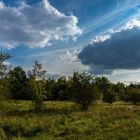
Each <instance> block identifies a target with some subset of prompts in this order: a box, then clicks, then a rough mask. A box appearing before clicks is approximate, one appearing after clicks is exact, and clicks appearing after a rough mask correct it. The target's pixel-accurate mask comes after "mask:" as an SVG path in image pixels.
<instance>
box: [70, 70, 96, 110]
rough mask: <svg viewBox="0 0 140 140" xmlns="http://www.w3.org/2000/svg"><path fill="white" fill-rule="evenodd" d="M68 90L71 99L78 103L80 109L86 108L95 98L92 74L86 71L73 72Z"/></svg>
mask: <svg viewBox="0 0 140 140" xmlns="http://www.w3.org/2000/svg"><path fill="white" fill-rule="evenodd" d="M69 92H71V95H70V94H69V95H70V96H71V98H72V100H73V101H75V102H76V103H78V104H79V105H80V107H81V110H87V109H88V107H89V105H91V104H92V103H93V101H95V100H96V99H97V92H96V87H95V85H94V79H93V76H92V75H91V74H88V73H78V72H74V74H73V77H71V78H70V87H69Z"/></svg>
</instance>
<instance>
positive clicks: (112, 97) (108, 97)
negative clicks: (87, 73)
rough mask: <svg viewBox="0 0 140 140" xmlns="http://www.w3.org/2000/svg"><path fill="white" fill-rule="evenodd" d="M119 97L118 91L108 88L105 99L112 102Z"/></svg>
mask: <svg viewBox="0 0 140 140" xmlns="http://www.w3.org/2000/svg"><path fill="white" fill-rule="evenodd" d="M116 99H117V97H116V93H115V92H114V90H113V89H112V88H110V89H108V91H107V92H106V93H104V95H103V101H104V102H107V103H110V104H112V103H113V102H115V101H116Z"/></svg>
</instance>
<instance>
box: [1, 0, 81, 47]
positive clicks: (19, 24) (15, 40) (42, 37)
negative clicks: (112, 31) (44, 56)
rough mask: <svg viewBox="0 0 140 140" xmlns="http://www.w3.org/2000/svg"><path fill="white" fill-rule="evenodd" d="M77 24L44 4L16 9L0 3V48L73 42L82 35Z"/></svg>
mask: <svg viewBox="0 0 140 140" xmlns="http://www.w3.org/2000/svg"><path fill="white" fill-rule="evenodd" d="M77 24H78V19H77V17H75V16H73V15H70V16H67V15H65V14H63V13H61V12H59V11H58V10H57V9H56V8H55V7H53V6H52V5H51V4H50V3H49V2H48V0H43V1H41V2H40V3H38V4H34V5H32V6H31V5H28V4H26V3H24V2H21V3H20V4H19V5H18V6H17V7H10V6H6V5H5V4H4V3H3V2H0V32H1V33H0V47H4V48H13V47H15V46H18V45H20V44H23V45H26V46H29V47H45V46H47V45H48V44H49V43H50V42H51V41H53V40H64V39H66V38H70V37H72V38H74V39H75V38H76V36H77V35H79V34H81V33H82V30H81V29H80V28H79V27H78V25H77Z"/></svg>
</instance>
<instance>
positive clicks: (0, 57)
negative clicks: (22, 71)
mask: <svg viewBox="0 0 140 140" xmlns="http://www.w3.org/2000/svg"><path fill="white" fill-rule="evenodd" d="M10 58H11V56H10V55H9V54H8V53H2V52H0V79H2V78H4V76H5V75H6V74H7V73H8V72H7V71H8V70H9V66H8V65H6V64H5V62H6V60H8V59H10Z"/></svg>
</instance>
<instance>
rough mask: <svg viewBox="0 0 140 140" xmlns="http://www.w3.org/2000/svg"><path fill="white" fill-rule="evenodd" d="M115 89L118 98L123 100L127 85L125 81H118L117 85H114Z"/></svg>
mask: <svg viewBox="0 0 140 140" xmlns="http://www.w3.org/2000/svg"><path fill="white" fill-rule="evenodd" d="M114 91H115V93H116V94H117V99H118V100H123V98H124V96H125V85H124V84H123V83H120V82H118V83H117V84H116V85H114Z"/></svg>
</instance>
